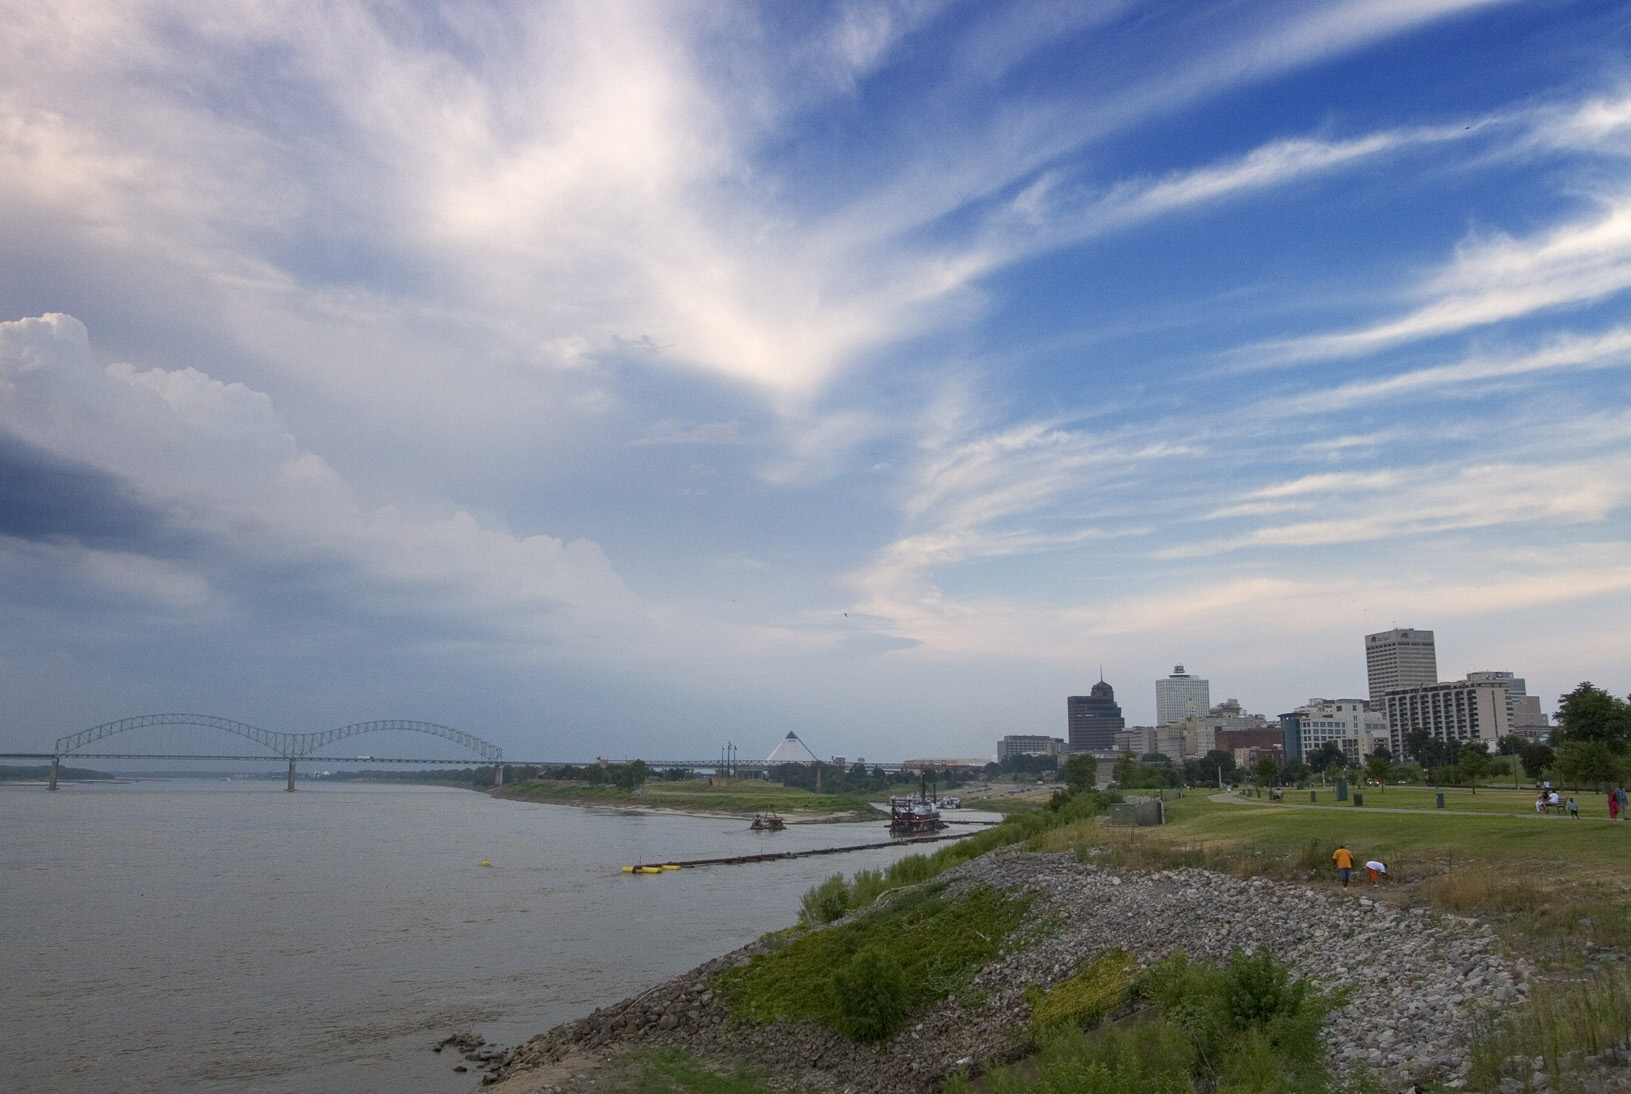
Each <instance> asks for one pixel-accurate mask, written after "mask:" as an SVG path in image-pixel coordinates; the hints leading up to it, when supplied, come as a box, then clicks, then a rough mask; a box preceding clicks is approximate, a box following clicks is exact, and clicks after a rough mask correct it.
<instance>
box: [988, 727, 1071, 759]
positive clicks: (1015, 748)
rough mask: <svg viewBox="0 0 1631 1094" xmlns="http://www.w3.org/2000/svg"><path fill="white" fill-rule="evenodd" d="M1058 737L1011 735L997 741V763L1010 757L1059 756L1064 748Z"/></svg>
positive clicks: (1027, 734) (1028, 734)
mask: <svg viewBox="0 0 1631 1094" xmlns="http://www.w3.org/2000/svg"><path fill="white" fill-rule="evenodd" d="M1064 743H1065V742H1063V741H1061V740H1060V739H1059V738H1057V737H1047V736H1043V735H1041V734H1032V733H1010V734H1008V736H1006V737H999V738H998V739H997V762H998V763H1002V761H1004V760H1006V759H1007V758H1008V757H1010V756H1057V755H1059V753H1060V751H1061V750H1062V749H1063V747H1064Z"/></svg>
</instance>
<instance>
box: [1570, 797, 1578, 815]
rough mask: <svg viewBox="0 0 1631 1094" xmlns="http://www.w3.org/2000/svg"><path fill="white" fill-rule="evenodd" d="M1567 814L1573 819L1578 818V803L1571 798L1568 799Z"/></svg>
mask: <svg viewBox="0 0 1631 1094" xmlns="http://www.w3.org/2000/svg"><path fill="white" fill-rule="evenodd" d="M1569 816H1571V817H1573V818H1574V819H1575V820H1579V819H1580V803H1579V802H1577V801H1575V800H1574V799H1573V798H1570V799H1569Z"/></svg>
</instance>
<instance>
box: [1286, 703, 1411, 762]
mask: <svg viewBox="0 0 1631 1094" xmlns="http://www.w3.org/2000/svg"><path fill="white" fill-rule="evenodd" d="M1369 706H1370V704H1369V703H1367V702H1365V700H1363V699H1310V700H1308V702H1307V703H1305V704H1303V705H1302V706H1300V707H1298V708H1297V709H1296V710H1295V711H1293V712H1292V715H1293V716H1295V717H1296V719H1297V727H1298V733H1299V736H1300V739H1299V741H1298V742H1297V749H1298V752H1299V754H1300V758H1302V759H1304V760H1306V759H1308V758H1309V757H1310V756H1312V755H1313V754H1314V753H1316V752H1318V751H1319V750H1320V749H1321V748H1324V747H1325V745H1326V743H1327V742H1330V743H1332V744H1335V745H1336V746H1337V747H1338V748H1340V749H1342V751H1343V753H1344V754H1345V755H1346V756H1347V757H1348V762H1349V763H1351V764H1357V763H1358V762H1359V761H1361V760H1363V759H1364V758H1365V757H1366V756H1369V755H1370V754H1371V753H1372V752H1374V751H1375V750H1376V746H1377V745H1382V746H1384V747H1387V748H1389V749H1391V748H1392V744H1391V738H1390V737H1389V736H1388V724H1387V717H1386V715H1384V714H1382V713H1381V712H1380V711H1374V710H1368V709H1367V708H1368V707H1369Z"/></svg>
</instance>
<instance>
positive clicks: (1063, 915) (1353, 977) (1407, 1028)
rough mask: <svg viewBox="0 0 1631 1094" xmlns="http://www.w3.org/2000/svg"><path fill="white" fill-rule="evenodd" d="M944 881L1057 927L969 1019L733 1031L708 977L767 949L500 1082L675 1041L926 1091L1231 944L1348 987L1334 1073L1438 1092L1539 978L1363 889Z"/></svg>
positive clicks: (583, 1034)
mask: <svg viewBox="0 0 1631 1094" xmlns="http://www.w3.org/2000/svg"><path fill="white" fill-rule="evenodd" d="M945 878H946V879H947V880H950V881H951V882H952V883H953V884H954V885H958V886H973V885H979V884H990V885H995V886H998V887H999V888H1003V889H1007V890H1011V891H1015V892H1028V893H1032V894H1034V895H1035V897H1036V900H1035V901H1034V902H1033V904H1032V906H1031V910H1030V913H1029V914H1030V917H1031V920H1032V921H1033V922H1035V923H1041V924H1046V925H1047V928H1048V929H1047V931H1046V937H1044V938H1042V939H1041V940H1040V941H1037V942H1035V943H1034V944H1031V945H1029V946H1028V947H1026V948H1022V949H1019V950H1018V951H1016V952H1013V953H1010V954H1008V955H1007V956H1005V957H1002V958H1000V959H998V960H997V961H996V962H995V963H993V964H992V965H990V966H988V967H987V968H986V969H984V970H983V971H981V972H980V974H979V975H978V977H977V978H976V979H975V982H974V987H975V989H976V991H977V992H978V993H981V996H982V1000H983V1001H982V1002H981V1003H980V1004H979V1005H978V1006H975V1007H973V1008H972V1009H965V1008H964V1007H963V1006H962V1005H960V1004H959V1003H958V1002H957V1001H956V1000H954V999H948V1000H946V1001H944V1002H943V1003H941V1004H939V1005H937V1006H934V1007H931V1008H928V1009H927V1010H926V1011H924V1012H922V1013H920V1014H918V1015H917V1016H915V1019H916V1020H915V1022H914V1023H913V1024H912V1025H910V1026H909V1027H908V1028H906V1029H904V1030H902V1031H901V1032H899V1033H897V1034H895V1035H894V1036H892V1037H890V1038H888V1039H887V1040H885V1041H882V1042H879V1043H877V1044H866V1045H856V1044H851V1043H850V1042H848V1041H846V1040H844V1039H843V1038H842V1037H841V1036H839V1035H838V1034H836V1033H834V1032H832V1031H830V1030H828V1029H826V1028H824V1027H822V1026H819V1025H816V1024H814V1023H809V1022H797V1023H795V1022H788V1021H785V1020H783V1021H778V1022H776V1023H773V1024H769V1025H754V1024H749V1023H743V1022H738V1021H734V1020H732V1019H731V1018H730V1017H729V1014H728V1012H727V1010H726V1007H725V1005H724V1000H722V999H721V998H719V997H718V996H717V995H716V994H715V993H714V991H713V987H712V979H713V977H714V975H715V974H716V973H717V972H719V971H720V970H722V969H724V968H727V967H729V966H731V965H733V964H738V963H741V962H745V961H747V960H748V959H749V958H750V957H751V956H752V955H753V954H754V953H756V952H760V950H761V948H762V947H761V946H760V945H759V944H754V945H752V946H748V947H746V948H744V949H742V950H739V951H737V952H735V953H733V954H728V955H726V956H724V957H721V958H717V959H715V960H714V961H711V962H709V963H707V964H705V965H702V966H699V967H698V968H696V969H693V970H692V971H691V972H689V973H687V974H685V975H683V976H680V977H677V978H675V979H673V980H670V981H668V982H667V983H665V984H661V985H658V986H657V987H655V988H652V989H651V990H649V991H647V992H644V993H642V994H640V995H638V996H635V997H633V998H632V999H627V1000H624V1001H623V1002H621V1003H617V1004H615V1005H613V1006H609V1007H604V1008H602V1009H601V1010H598V1011H596V1012H595V1013H593V1014H591V1015H589V1016H587V1017H585V1018H581V1019H578V1020H577V1021H575V1022H569V1023H566V1024H564V1025H561V1026H558V1027H556V1028H555V1029H553V1030H550V1031H549V1032H548V1033H546V1034H544V1035H542V1036H540V1037H536V1038H534V1039H533V1040H532V1041H529V1042H528V1043H527V1044H525V1045H522V1046H521V1047H520V1048H517V1049H515V1050H514V1051H513V1052H511V1053H510V1055H509V1057H508V1058H507V1059H505V1061H504V1062H503V1065H502V1067H501V1068H500V1070H499V1075H498V1077H499V1078H501V1079H502V1078H506V1077H510V1076H514V1078H513V1079H511V1080H510V1082H508V1083H506V1089H514V1090H516V1091H517V1092H519V1091H521V1090H536V1091H542V1090H549V1089H557V1088H558V1089H560V1090H568V1089H572V1082H571V1081H570V1077H569V1076H567V1075H563V1074H561V1070H562V1068H561V1064H562V1063H563V1062H564V1063H565V1065H566V1066H567V1068H568V1069H570V1067H571V1066H572V1064H573V1063H574V1061H576V1060H580V1059H582V1060H588V1059H590V1058H592V1057H593V1056H594V1055H595V1054H598V1053H602V1052H605V1051H607V1050H609V1049H611V1048H613V1047H615V1046H617V1045H619V1044H623V1043H648V1044H677V1045H683V1046H685V1047H687V1048H689V1049H691V1050H692V1051H694V1052H697V1053H699V1054H702V1055H706V1056H723V1057H732V1058H751V1059H753V1060H754V1061H756V1062H757V1063H759V1064H760V1065H762V1066H765V1067H767V1068H770V1069H772V1070H775V1071H778V1072H781V1073H783V1074H784V1075H788V1076H789V1077H793V1076H794V1075H796V1076H797V1077H798V1078H800V1079H802V1080H803V1082H804V1084H805V1085H807V1086H809V1087H811V1088H815V1089H822V1088H827V1089H834V1090H843V1089H846V1088H847V1089H852V1090H857V1091H877V1092H880V1094H895V1092H898V1094H917V1092H921V1091H929V1090H933V1089H934V1088H935V1086H936V1084H937V1083H938V1081H939V1080H940V1079H941V1078H942V1077H943V1076H944V1075H946V1073H947V1072H949V1071H951V1070H952V1069H954V1068H956V1067H958V1066H959V1065H966V1064H967V1063H969V1062H972V1061H974V1060H988V1059H1002V1058H1005V1057H1010V1056H1012V1055H1013V1054H1014V1052H1015V1051H1016V1049H1017V1048H1019V1047H1021V1046H1022V1045H1023V1044H1024V1042H1025V1039H1026V1037H1027V1032H1026V1020H1027V1018H1028V1016H1029V1011H1030V1006H1029V1004H1028V1003H1026V1002H1025V999H1024V991H1025V989H1026V988H1027V987H1028V986H1030V985H1033V984H1035V985H1040V986H1043V987H1047V986H1049V985H1051V984H1054V983H1057V982H1059V981H1061V980H1063V979H1065V978H1067V977H1069V976H1070V975H1071V974H1072V973H1073V972H1074V971H1075V969H1076V967H1077V966H1078V964H1079V963H1081V962H1083V961H1086V960H1088V959H1090V958H1091V957H1092V956H1093V955H1094V954H1096V953H1097V952H1099V951H1100V950H1103V949H1106V948H1109V947H1118V948H1121V949H1124V950H1127V951H1128V952H1130V953H1132V954H1133V955H1134V956H1136V957H1137V958H1138V959H1139V960H1140V961H1141V962H1144V963H1148V962H1151V961H1155V960H1159V959H1160V958H1162V957H1165V956H1166V955H1167V954H1170V953H1172V952H1173V951H1175V950H1183V951H1185V952H1186V953H1188V954H1189V955H1190V956H1191V957H1193V958H1197V959H1206V960H1218V959H1224V958H1227V957H1228V955H1229V953H1230V951H1231V950H1232V949H1233V948H1234V947H1236V946H1244V947H1246V948H1248V949H1254V948H1256V947H1258V946H1268V947H1269V949H1270V950H1271V951H1272V952H1273V953H1274V954H1275V955H1276V957H1278V958H1279V959H1281V960H1284V961H1288V962H1290V963H1291V964H1292V965H1294V966H1295V967H1296V969H1297V970H1298V971H1299V972H1300V973H1301V974H1302V975H1304V976H1307V977H1309V978H1311V979H1312V980H1313V981H1314V982H1315V983H1317V984H1318V985H1319V986H1320V987H1321V988H1323V989H1328V990H1329V989H1339V988H1342V989H1347V991H1348V993H1349V994H1348V996H1347V1001H1346V1003H1345V1004H1344V1005H1343V1006H1342V1007H1340V1008H1339V1009H1337V1010H1336V1011H1334V1012H1333V1013H1332V1014H1331V1016H1330V1019H1329V1022H1328V1025H1327V1029H1328V1031H1329V1036H1330V1046H1331V1054H1332V1059H1333V1061H1334V1063H1335V1065H1336V1067H1337V1068H1338V1069H1339V1070H1344V1069H1350V1068H1366V1069H1372V1070H1376V1071H1379V1072H1381V1073H1382V1077H1383V1078H1384V1080H1385V1081H1387V1082H1388V1083H1389V1085H1398V1086H1402V1085H1404V1084H1405V1083H1407V1082H1410V1081H1416V1080H1434V1081H1438V1082H1444V1083H1448V1084H1449V1085H1450V1086H1452V1087H1456V1086H1459V1085H1462V1084H1461V1077H1462V1076H1463V1075H1464V1074H1465V1072H1466V1069H1467V1061H1466V1049H1467V1045H1468V1039H1469V1033H1470V1030H1469V1017H1470V1013H1471V1011H1472V1010H1473V1009H1474V1008H1477V1007H1489V1006H1496V1007H1498V1006H1502V1005H1505V1004H1507V1003H1510V1002H1516V1001H1518V1000H1520V999H1522V998H1524V997H1525V996H1526V994H1527V992H1528V987H1527V985H1526V983H1525V981H1526V974H1527V970H1526V969H1525V968H1524V967H1523V963H1522V962H1521V961H1519V962H1517V963H1516V964H1513V963H1510V962H1508V961H1506V960H1505V959H1504V958H1502V957H1501V956H1500V954H1498V953H1497V952H1496V948H1495V932H1494V930H1493V929H1492V928H1490V927H1488V926H1484V925H1480V924H1478V923H1476V922H1474V921H1472V920H1467V919H1460V918H1457V917H1453V916H1437V917H1436V916H1433V915H1431V914H1429V913H1428V912H1426V911H1425V910H1422V909H1410V910H1401V909H1399V908H1396V907H1393V906H1391V905H1389V904H1388V903H1386V902H1383V901H1380V900H1373V899H1371V897H1370V896H1369V895H1368V893H1369V891H1370V887H1369V886H1365V885H1359V886H1355V887H1354V888H1352V889H1348V890H1343V889H1339V888H1335V887H1330V888H1325V887H1321V888H1309V887H1307V886H1302V885H1288V884H1284V883H1278V882H1273V881H1268V880H1265V879H1262V878H1251V879H1241V878H1236V877H1231V876H1227V875H1224V874H1218V873H1213V872H1210V871H1206V870H1167V871H1160V872H1155V873H1139V872H1127V871H1119V870H1114V869H1108V868H1101V867H1096V866H1092V865H1082V864H1080V863H1079V862H1078V861H1077V859H1076V857H1075V856H1074V855H1035V854H1022V853H998V854H993V855H988V856H985V857H984V858H981V859H977V860H975V861H974V862H971V863H968V864H966V865H964V866H961V867H958V868H957V869H956V870H954V871H952V872H951V873H949V874H947V875H945ZM1019 934H1020V935H1023V934H1024V931H1023V929H1022V931H1021V932H1019ZM550 1065H553V1066H552V1067H550ZM540 1067H550V1070H549V1071H547V1072H545V1073H544V1074H546V1075H549V1076H550V1078H549V1079H548V1081H545V1082H531V1083H529V1082H526V1081H524V1076H525V1073H526V1072H527V1071H528V1070H529V1069H533V1068H540ZM537 1078H539V1079H540V1080H542V1079H543V1078H544V1075H540V1076H538V1077H537ZM512 1084H513V1085H512Z"/></svg>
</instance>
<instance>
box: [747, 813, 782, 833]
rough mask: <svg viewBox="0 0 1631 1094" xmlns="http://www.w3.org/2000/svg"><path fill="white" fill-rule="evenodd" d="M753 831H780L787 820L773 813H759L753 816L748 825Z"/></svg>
mask: <svg viewBox="0 0 1631 1094" xmlns="http://www.w3.org/2000/svg"><path fill="white" fill-rule="evenodd" d="M750 827H751V828H752V829H753V830H754V831H755V832H780V831H781V830H782V829H783V828H786V827H787V822H786V821H784V820H782V819H781V818H780V817H778V816H777V815H776V814H774V813H760V814H759V815H758V816H756V817H754V818H753V824H752V825H751V826H750Z"/></svg>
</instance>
